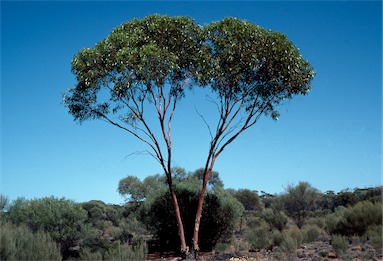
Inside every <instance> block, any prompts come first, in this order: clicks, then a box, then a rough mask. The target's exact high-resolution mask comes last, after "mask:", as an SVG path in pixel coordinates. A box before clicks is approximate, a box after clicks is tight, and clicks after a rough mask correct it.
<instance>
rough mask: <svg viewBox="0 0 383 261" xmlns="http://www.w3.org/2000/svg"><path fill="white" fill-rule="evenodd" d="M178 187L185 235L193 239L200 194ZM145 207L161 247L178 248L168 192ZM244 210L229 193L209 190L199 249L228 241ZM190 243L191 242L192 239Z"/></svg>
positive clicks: (175, 226) (205, 248)
mask: <svg viewBox="0 0 383 261" xmlns="http://www.w3.org/2000/svg"><path fill="white" fill-rule="evenodd" d="M175 190H176V195H177V198H178V203H179V207H180V211H181V215H182V220H183V223H184V230H185V237H186V239H187V240H191V238H192V236H193V231H194V221H195V220H194V218H195V213H196V209H197V203H198V196H199V195H198V192H196V191H193V190H192V189H189V188H187V187H186V186H178V187H177V188H176V189H175ZM143 209H144V210H145V213H146V217H145V221H146V222H147V224H148V225H149V226H150V228H151V229H153V230H154V232H155V234H156V236H157V238H158V239H159V244H160V245H161V247H162V248H163V249H164V250H179V245H180V244H179V236H178V229H177V223H176V219H175V214H174V207H173V205H172V203H171V197H170V194H169V192H166V193H164V194H160V195H159V196H158V197H157V198H156V199H155V200H153V201H152V202H150V205H149V206H147V205H146V206H145V208H143ZM242 210H243V208H242V206H241V204H240V203H239V202H238V201H237V200H236V199H235V198H234V197H232V196H231V195H229V194H227V193H226V194H225V193H224V192H220V193H215V194H214V193H211V192H209V193H207V195H206V197H205V203H204V206H203V210H202V211H203V215H202V219H201V226H200V237H199V238H200V241H199V247H200V249H201V250H205V251H211V250H212V249H213V247H214V245H215V244H216V243H217V242H218V241H220V242H223V243H226V242H229V241H230V240H231V237H232V234H233V232H234V228H235V225H236V222H237V220H239V218H240V215H241V214H242V212H241V211H242ZM187 243H188V244H189V245H190V244H191V242H190V241H189V242H187Z"/></svg>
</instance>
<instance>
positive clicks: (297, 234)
mask: <svg viewBox="0 0 383 261" xmlns="http://www.w3.org/2000/svg"><path fill="white" fill-rule="evenodd" d="M287 234H288V235H289V236H290V237H291V238H293V239H295V241H296V243H297V246H300V245H301V244H302V241H303V235H302V232H301V230H300V229H299V228H297V227H292V228H290V229H289V230H288V231H287Z"/></svg>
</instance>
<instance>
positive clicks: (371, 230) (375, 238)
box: [364, 224, 383, 249]
mask: <svg viewBox="0 0 383 261" xmlns="http://www.w3.org/2000/svg"><path fill="white" fill-rule="evenodd" d="M382 235H383V228H382V224H380V225H370V226H369V227H368V229H367V231H366V233H364V238H365V239H366V240H367V241H369V242H370V244H371V245H372V246H373V247H374V248H375V249H382V246H383V238H382Z"/></svg>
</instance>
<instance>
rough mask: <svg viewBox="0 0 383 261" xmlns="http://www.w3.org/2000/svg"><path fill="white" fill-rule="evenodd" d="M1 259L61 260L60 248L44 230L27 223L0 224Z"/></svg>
mask: <svg viewBox="0 0 383 261" xmlns="http://www.w3.org/2000/svg"><path fill="white" fill-rule="evenodd" d="M0 242H1V244H0V260H61V254H60V248H59V247H58V245H57V244H56V243H55V242H54V241H53V240H52V238H51V237H50V236H49V235H48V234H47V233H44V232H42V231H38V232H36V233H33V232H32V231H31V230H30V229H29V228H27V227H26V226H25V225H20V226H16V225H13V224H10V223H7V222H4V223H1V224H0Z"/></svg>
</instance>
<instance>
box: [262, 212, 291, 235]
mask: <svg viewBox="0 0 383 261" xmlns="http://www.w3.org/2000/svg"><path fill="white" fill-rule="evenodd" d="M261 218H263V220H265V221H266V222H267V223H268V224H269V225H270V227H271V228H275V229H278V230H279V231H282V230H283V229H285V228H286V225H287V221H288V218H287V216H286V214H285V213H283V212H282V211H278V210H275V209H270V208H268V209H265V210H263V211H262V212H261Z"/></svg>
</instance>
